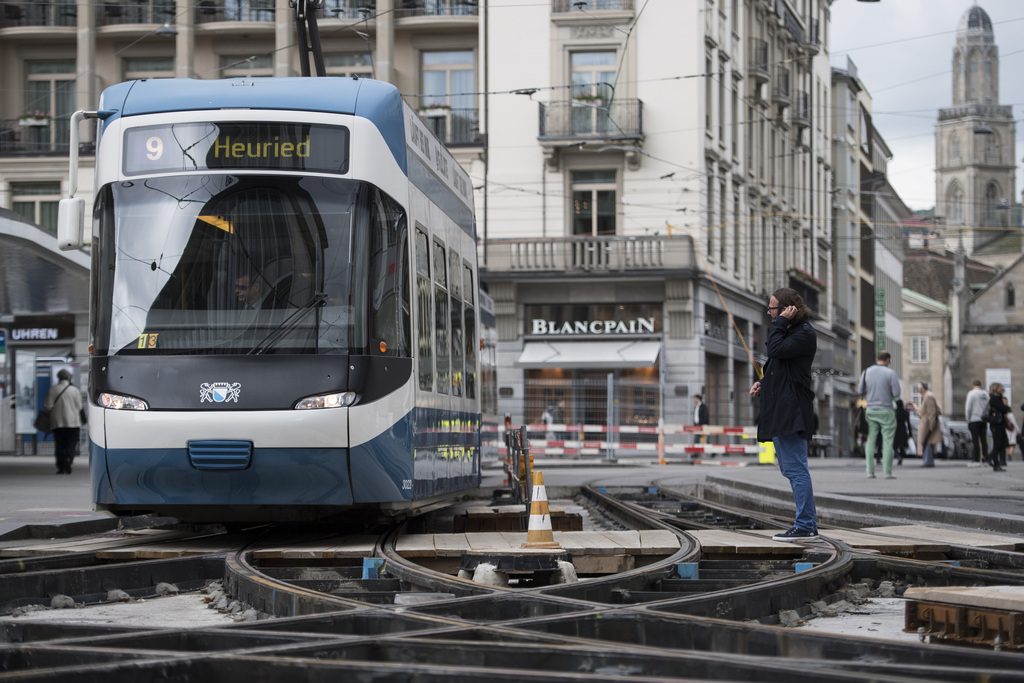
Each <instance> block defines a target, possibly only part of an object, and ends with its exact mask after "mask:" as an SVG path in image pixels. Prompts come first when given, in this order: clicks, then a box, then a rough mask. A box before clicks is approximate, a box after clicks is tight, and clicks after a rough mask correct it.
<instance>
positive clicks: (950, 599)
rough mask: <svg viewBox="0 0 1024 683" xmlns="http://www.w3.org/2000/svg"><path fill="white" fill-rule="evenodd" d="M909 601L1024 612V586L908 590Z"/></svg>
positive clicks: (944, 587) (941, 587)
mask: <svg viewBox="0 0 1024 683" xmlns="http://www.w3.org/2000/svg"><path fill="white" fill-rule="evenodd" d="M903 597H905V598H906V599H907V600H920V601H925V602H941V603H948V604H952V605H962V606H966V607H978V608H984V609H995V610H1005V611H1007V612H1024V586H935V587H918V588H908V589H907V591H906V593H905V594H904V595H903Z"/></svg>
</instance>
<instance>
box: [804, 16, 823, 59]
mask: <svg viewBox="0 0 1024 683" xmlns="http://www.w3.org/2000/svg"><path fill="white" fill-rule="evenodd" d="M819 25H820V22H819V21H818V20H817V19H811V21H810V23H809V24H807V40H806V42H804V45H803V47H804V51H805V52H807V54H808V55H810V56H812V57H813V56H814V55H816V54H818V53H819V52H821V33H820V29H819Z"/></svg>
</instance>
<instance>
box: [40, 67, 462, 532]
mask: <svg viewBox="0 0 1024 683" xmlns="http://www.w3.org/2000/svg"><path fill="white" fill-rule="evenodd" d="M82 118H97V119H99V138H98V142H97V147H96V169H95V188H96V192H95V196H94V198H93V202H92V203H93V221H92V239H91V247H92V284H91V287H92V291H91V302H92V315H91V323H90V326H91V331H90V335H91V345H92V357H91V373H90V383H89V384H90V386H89V399H90V400H89V403H90V405H89V417H90V421H89V439H90V458H91V462H90V469H91V479H92V490H93V497H94V501H95V504H96V506H97V508H99V509H106V510H110V511H112V512H114V513H117V514H128V513H135V512H139V511H152V512H157V513H162V514H168V515H173V516H176V517H179V518H181V519H187V520H196V521H203V520H217V521H246V520H257V519H259V520H263V519H266V520H309V519H321V518H325V517H330V516H334V515H336V514H339V513H344V514H349V515H350V514H355V513H356V512H357V511H359V510H365V511H370V512H373V513H374V514H380V513H382V512H383V513H384V514H403V513H404V512H407V511H409V510H410V509H412V508H419V507H426V506H430V505H433V504H437V503H439V502H440V501H442V500H443V499H445V498H447V497H450V496H452V495H453V494H456V493H458V492H459V491H463V490H465V489H467V488H473V487H476V486H478V485H479V482H480V396H479V382H478V375H479V353H478V348H479V324H478V320H479V316H478V313H477V310H478V301H477V298H478V297H477V292H478V291H479V289H478V286H479V285H478V280H477V270H476V240H475V223H474V216H473V197H472V186H471V184H470V182H469V178H468V176H467V174H466V173H465V172H464V171H463V170H462V168H460V166H459V165H458V164H457V163H456V162H455V160H454V159H453V158H452V156H451V155H450V154H449V153H448V151H447V150H446V149H445V148H444V147H443V146H442V145H441V144H440V143H439V142H438V140H437V139H436V138H435V137H434V136H433V135H432V134H431V133H430V132H429V131H428V129H427V128H426V127H425V126H424V124H423V122H422V121H421V120H420V119H419V117H418V116H417V115H416V114H415V112H414V111H413V110H412V109H411V108H410V107H409V106H408V105H406V104H405V103H404V102H403V101H402V99H401V97H400V95H399V93H398V91H397V90H396V89H395V88H394V87H393V86H391V85H388V84H385V83H381V82H379V81H374V80H370V79H351V78H265V79H254V80H143V81H133V82H126V83H122V84H119V85H116V86H113V87H111V88H108V89H107V90H106V91H105V92H104V93H103V96H102V99H101V103H100V110H99V111H98V112H79V113H78V114H76V115H75V119H74V124H73V126H72V128H73V130H72V147H73V149H77V140H76V138H77V130H74V129H76V128H77V123H78V121H79V120H81V119H82ZM72 162H73V163H72V169H73V170H72V183H71V186H72V188H74V187H76V186H77V177H76V176H75V170H74V168H75V165H74V162H75V159H74V158H73V159H72ZM73 193H74V189H72V195H73ZM83 215H84V200H83V199H82V198H75V197H73V196H72V197H71V198H69V199H65V200H62V203H61V218H60V221H59V223H60V227H59V242H60V243H61V246H62V247H64V248H74V247H76V246H79V245H80V244H81V242H82V240H81V233H82V230H83V228H84V218H83Z"/></svg>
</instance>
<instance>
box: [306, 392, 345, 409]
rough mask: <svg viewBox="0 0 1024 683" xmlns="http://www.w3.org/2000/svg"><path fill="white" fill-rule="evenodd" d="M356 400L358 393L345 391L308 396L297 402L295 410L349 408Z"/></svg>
mask: <svg viewBox="0 0 1024 683" xmlns="http://www.w3.org/2000/svg"><path fill="white" fill-rule="evenodd" d="M355 402H356V394H355V392H352V391H343V392H339V393H336V394H320V395H319V396H307V397H306V398H303V399H300V400H299V402H298V403H296V404H295V410H316V409H318V408H347V407H348V406H350V405H352V404H353V403H355Z"/></svg>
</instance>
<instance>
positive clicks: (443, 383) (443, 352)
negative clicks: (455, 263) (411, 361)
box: [431, 241, 451, 394]
mask: <svg viewBox="0 0 1024 683" xmlns="http://www.w3.org/2000/svg"><path fill="white" fill-rule="evenodd" d="M444 253H445V248H444V245H443V244H441V243H440V242H436V241H435V242H434V251H433V254H432V256H433V259H432V262H431V265H432V266H433V269H434V334H435V345H434V347H435V348H436V349H437V367H436V369H435V376H436V377H437V383H436V387H437V393H439V394H447V393H448V388H449V387H450V386H451V367H450V362H451V358H450V350H449V343H448V279H447V277H446V275H445V273H446V272H447V269H446V268H445V256H444Z"/></svg>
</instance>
